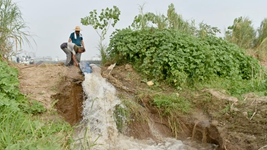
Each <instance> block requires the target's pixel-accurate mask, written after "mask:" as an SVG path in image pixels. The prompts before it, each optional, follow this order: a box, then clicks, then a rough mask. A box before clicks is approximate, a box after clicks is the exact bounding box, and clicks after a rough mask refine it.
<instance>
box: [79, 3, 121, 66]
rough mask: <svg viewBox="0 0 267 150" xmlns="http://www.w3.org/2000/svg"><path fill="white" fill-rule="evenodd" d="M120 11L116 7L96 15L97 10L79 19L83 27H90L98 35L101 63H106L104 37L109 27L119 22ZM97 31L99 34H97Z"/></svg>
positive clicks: (103, 10)
mask: <svg viewBox="0 0 267 150" xmlns="http://www.w3.org/2000/svg"><path fill="white" fill-rule="evenodd" d="M120 13H121V12H120V10H119V8H118V7H117V6H113V8H106V9H102V10H101V13H100V14H99V15H98V14H97V10H93V11H90V12H89V14H90V15H89V16H86V17H84V18H81V23H82V24H83V25H85V26H88V25H91V26H92V27H93V28H94V29H95V31H96V32H97V34H98V35H99V38H100V41H99V50H100V53H101V58H102V63H105V61H106V57H107V54H106V46H105V45H104V43H103V42H104V40H105V36H106V34H107V31H108V29H109V27H110V26H112V27H114V26H115V25H116V24H117V22H118V21H119V16H120ZM99 30H100V31H101V33H99Z"/></svg>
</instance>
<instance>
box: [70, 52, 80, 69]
mask: <svg viewBox="0 0 267 150" xmlns="http://www.w3.org/2000/svg"><path fill="white" fill-rule="evenodd" d="M72 59H73V61H74V64H75V66H77V67H79V63H78V62H77V60H76V57H75V55H74V54H72Z"/></svg>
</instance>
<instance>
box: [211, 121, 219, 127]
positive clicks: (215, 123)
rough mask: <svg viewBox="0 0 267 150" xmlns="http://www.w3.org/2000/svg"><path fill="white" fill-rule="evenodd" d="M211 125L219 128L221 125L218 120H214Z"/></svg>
mask: <svg viewBox="0 0 267 150" xmlns="http://www.w3.org/2000/svg"><path fill="white" fill-rule="evenodd" d="M211 125H213V126H218V125H219V122H218V121H217V120H212V121H211Z"/></svg>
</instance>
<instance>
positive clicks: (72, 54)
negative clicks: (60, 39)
mask: <svg viewBox="0 0 267 150" xmlns="http://www.w3.org/2000/svg"><path fill="white" fill-rule="evenodd" d="M60 48H61V49H62V50H63V51H64V52H65V53H66V56H67V59H66V63H65V65H66V66H71V65H73V63H74V64H75V66H77V67H79V63H80V61H81V60H80V58H81V57H79V56H78V55H77V54H81V53H83V52H85V49H84V47H80V46H77V45H75V44H74V43H62V44H61V45H60Z"/></svg>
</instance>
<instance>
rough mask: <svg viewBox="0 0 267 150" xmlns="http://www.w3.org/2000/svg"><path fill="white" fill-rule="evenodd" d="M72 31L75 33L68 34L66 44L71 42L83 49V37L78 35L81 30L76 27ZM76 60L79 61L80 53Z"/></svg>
mask: <svg viewBox="0 0 267 150" xmlns="http://www.w3.org/2000/svg"><path fill="white" fill-rule="evenodd" d="M74 30H75V32H72V33H71V34H70V37H69V40H68V42H69V43H70V42H72V43H74V44H76V45H77V46H82V47H84V42H83V36H82V34H81V33H80V31H81V28H80V27H79V26H76V27H75V29H74ZM84 48H85V47H84ZM77 58H79V59H80V58H81V54H80V53H78V54H77Z"/></svg>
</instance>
